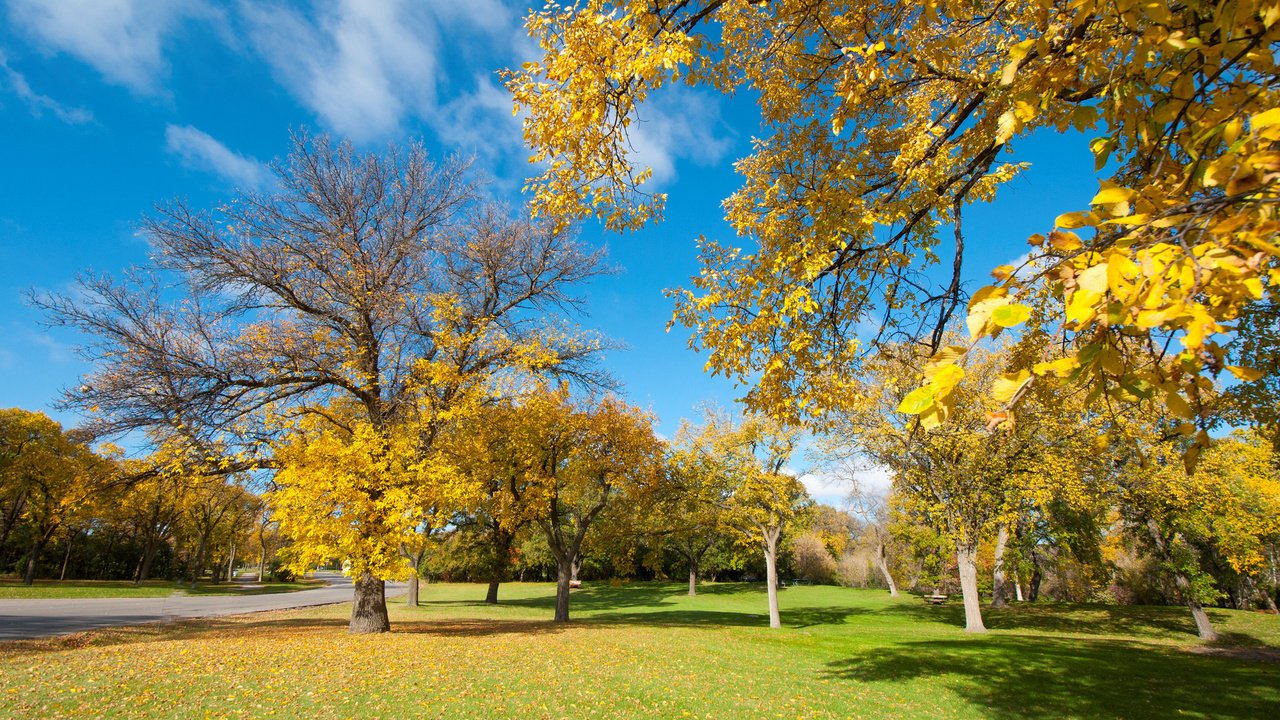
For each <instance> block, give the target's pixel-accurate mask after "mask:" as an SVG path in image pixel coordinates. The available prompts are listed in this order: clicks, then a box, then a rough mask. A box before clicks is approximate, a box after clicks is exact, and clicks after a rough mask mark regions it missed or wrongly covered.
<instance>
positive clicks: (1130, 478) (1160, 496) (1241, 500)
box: [1112, 416, 1280, 640]
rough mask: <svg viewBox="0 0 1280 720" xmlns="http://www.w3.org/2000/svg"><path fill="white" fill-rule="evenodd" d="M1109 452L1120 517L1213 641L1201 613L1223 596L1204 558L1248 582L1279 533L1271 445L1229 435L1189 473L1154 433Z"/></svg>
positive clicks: (1279, 491) (1278, 486)
mask: <svg viewBox="0 0 1280 720" xmlns="http://www.w3.org/2000/svg"><path fill="white" fill-rule="evenodd" d="M1165 422H1166V423H1167V422H1168V418H1167V416H1166V418H1165ZM1184 442H1185V439H1184ZM1112 449H1113V451H1114V453H1115V458H1116V472H1117V474H1118V475H1119V477H1118V482H1117V484H1118V486H1119V488H1120V492H1119V495H1118V498H1117V503H1118V506H1119V509H1120V512H1121V516H1122V517H1123V518H1124V520H1125V522H1126V523H1127V525H1128V527H1129V529H1130V531H1131V532H1132V533H1133V535H1134V536H1135V537H1137V538H1138V539H1140V540H1143V541H1145V544H1146V545H1147V546H1148V547H1150V548H1151V549H1152V550H1153V551H1154V552H1155V555H1156V558H1157V559H1158V560H1159V562H1160V564H1161V570H1162V571H1163V572H1164V573H1165V574H1166V575H1167V576H1169V577H1172V578H1173V580H1174V583H1175V585H1176V587H1177V591H1178V595H1179V596H1180V599H1181V600H1182V601H1183V602H1184V603H1185V604H1186V605H1187V608H1188V609H1189V610H1190V611H1191V614H1192V618H1193V619H1194V620H1195V624H1196V631H1197V633H1198V634H1199V636H1200V638H1201V639H1202V640H1214V639H1216V638H1217V636H1218V635H1217V631H1216V630H1215V629H1214V627H1213V624H1212V622H1211V621H1210V620H1209V616H1208V615H1207V614H1206V613H1205V611H1204V605H1206V604H1210V603H1213V602H1216V601H1217V600H1218V598H1219V596H1220V589H1219V588H1218V587H1217V586H1216V583H1215V581H1214V577H1213V576H1212V574H1211V573H1209V572H1207V571H1206V565H1207V563H1206V560H1207V559H1208V558H1207V556H1208V555H1210V554H1211V553H1216V554H1219V555H1221V556H1222V557H1223V558H1225V559H1226V561H1227V563H1229V565H1230V567H1231V568H1232V569H1233V570H1234V571H1235V572H1237V573H1239V574H1242V575H1244V576H1245V577H1248V576H1249V575H1252V574H1254V573H1256V572H1258V571H1259V570H1261V568H1262V567H1263V565H1264V562H1265V556H1264V551H1265V547H1266V544H1267V542H1268V540H1272V539H1274V538H1275V537H1276V535H1277V534H1278V533H1280V525H1277V518H1278V517H1280V483H1278V482H1277V470H1276V465H1275V460H1274V456H1273V453H1272V449H1271V446H1270V442H1269V441H1268V440H1267V439H1265V438H1264V437H1263V436H1262V435H1261V434H1260V433H1256V432H1247V433H1240V434H1237V435H1234V436H1233V437H1230V438H1228V439H1225V440H1222V441H1221V442H1220V443H1219V444H1218V445H1216V446H1215V447H1213V448H1212V449H1211V450H1210V451H1209V452H1208V453H1206V454H1205V456H1204V459H1203V460H1202V461H1201V462H1200V463H1198V464H1197V465H1196V467H1195V469H1194V470H1193V471H1191V472H1188V471H1187V470H1186V468H1185V467H1184V464H1183V463H1182V462H1180V461H1179V460H1178V456H1179V455H1180V454H1181V448H1180V447H1179V445H1178V444H1177V443H1176V442H1170V440H1169V439H1166V438H1163V437H1162V436H1161V435H1160V434H1159V433H1158V430H1157V432H1155V433H1148V434H1146V435H1145V436H1140V437H1132V438H1130V439H1128V441H1127V442H1125V443H1124V444H1117V445H1116V446H1114V447H1113V448H1112Z"/></svg>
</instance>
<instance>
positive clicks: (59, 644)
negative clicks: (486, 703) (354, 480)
mask: <svg viewBox="0 0 1280 720" xmlns="http://www.w3.org/2000/svg"><path fill="white" fill-rule="evenodd" d="M236 617H237V618H238V619H235V620H233V619H230V618H217V617H214V618H197V619H188V620H178V621H172V622H155V623H146V624H142V625H122V626H116V627H107V628H98V629H95V630H86V631H83V632H77V633H71V634H67V635H56V636H52V637H43V638H32V639H28V640H6V641H3V642H0V657H4V656H6V655H26V654H43V653H53V652H64V651H68V650H77V649H80V648H84V647H109V646H113V645H142V644H147V643H154V642H174V641H178V642H182V641H193V640H207V639H214V638H226V637H238V636H248V635H252V636H254V637H256V638H258V639H260V640H264V641H269V640H270V639H271V638H273V637H287V638H289V639H299V638H305V637H307V636H316V635H326V636H333V637H346V636H348V635H347V632H346V630H347V624H348V621H347V620H346V619H343V618H271V619H268V618H263V619H260V620H254V619H246V616H243V615H241V616H236ZM565 629H566V628H565V626H564V625H558V624H554V623H551V622H548V621H542V620H495V619H454V618H441V619H433V620H426V621H397V622H393V623H392V624H391V632H392V634H409V635H432V636H436V637H491V636H495V635H509V634H516V635H545V634H550V633H558V632H563V631H564V630H565Z"/></svg>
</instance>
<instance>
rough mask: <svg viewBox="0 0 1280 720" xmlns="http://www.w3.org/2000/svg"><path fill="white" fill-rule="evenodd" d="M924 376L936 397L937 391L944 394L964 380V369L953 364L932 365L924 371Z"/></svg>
mask: <svg viewBox="0 0 1280 720" xmlns="http://www.w3.org/2000/svg"><path fill="white" fill-rule="evenodd" d="M925 376H926V377H927V378H929V384H930V385H932V386H933V387H934V388H935V390H934V394H935V395H936V394H937V391H939V390H941V391H944V392H945V391H947V390H950V389H951V388H953V387H955V386H956V384H958V383H959V382H960V380H962V379H963V378H964V368H962V367H960V366H959V365H956V364H954V363H942V364H938V365H932V366H930V367H929V368H928V369H927V370H926V371H925Z"/></svg>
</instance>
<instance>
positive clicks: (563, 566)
mask: <svg viewBox="0 0 1280 720" xmlns="http://www.w3.org/2000/svg"><path fill="white" fill-rule="evenodd" d="M573 574H574V572H573V560H572V558H570V557H569V556H563V557H560V558H557V560H556V615H555V618H554V620H555V622H569V581H570V580H571V579H572V578H573Z"/></svg>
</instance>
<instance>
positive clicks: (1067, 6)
mask: <svg viewBox="0 0 1280 720" xmlns="http://www.w3.org/2000/svg"><path fill="white" fill-rule="evenodd" d="M527 26H528V29H529V32H530V34H531V35H532V36H533V37H534V38H535V39H536V40H537V41H538V42H539V43H540V46H541V48H542V50H543V57H542V58H541V59H540V60H538V61H537V62H533V63H528V64H526V65H525V66H523V67H522V68H521V69H519V70H516V71H513V72H509V73H508V74H507V76H506V80H507V85H508V87H509V88H510V90H511V92H512V94H513V96H514V99H515V104H516V107H517V109H518V110H522V111H524V112H525V113H526V119H525V124H524V130H525V139H526V141H527V143H528V144H529V145H530V147H532V148H533V151H534V154H533V159H534V160H536V161H541V162H542V163H543V166H542V167H543V170H542V171H541V173H540V174H539V175H538V176H537V177H535V178H534V179H533V180H532V181H531V188H532V190H533V191H534V193H535V195H536V197H537V204H538V208H539V209H540V211H541V212H545V213H548V214H551V215H553V216H555V217H558V218H574V217H581V216H586V215H596V216H599V217H601V218H602V219H603V220H604V221H605V222H606V223H607V224H608V225H609V226H610V227H614V228H628V227H638V226H640V225H642V224H644V223H645V222H647V221H649V220H650V219H652V218H654V217H656V216H658V215H659V214H660V213H661V209H662V203H663V199H664V198H663V196H662V195H660V194H649V193H646V192H645V185H644V183H645V181H647V180H648V179H649V172H648V171H647V169H644V168H638V167H635V166H634V164H633V161H634V158H635V154H634V153H632V152H630V148H629V143H628V134H629V131H630V130H631V128H632V127H633V124H634V123H635V121H636V120H637V118H639V117H641V116H642V112H643V111H642V107H643V104H644V103H645V101H646V100H648V99H649V98H650V97H651V96H652V95H653V94H655V93H657V92H659V91H660V90H661V89H662V88H663V87H664V86H667V85H671V84H674V83H677V82H684V83H689V84H692V85H694V86H705V87H710V88H713V89H715V90H717V91H720V92H724V93H735V92H737V93H744V94H747V93H749V95H748V96H749V97H753V98H758V106H759V111H760V113H759V118H760V120H759V135H758V136H757V137H756V138H755V139H754V142H753V146H752V152H751V154H750V155H748V156H747V157H744V158H742V159H741V160H739V161H738V163H737V166H736V167H737V170H738V172H739V173H740V174H741V175H742V178H743V184H742V187H741V189H740V190H739V191H738V192H736V193H735V194H734V195H733V196H732V197H730V198H729V199H728V200H727V201H726V203H725V208H726V219H727V220H728V221H729V223H730V224H731V225H732V226H733V227H734V228H735V229H736V231H737V232H738V234H739V235H740V236H741V237H742V238H743V239H744V240H745V243H744V244H745V247H741V248H740V247H735V246H732V245H727V244H721V243H716V242H711V241H704V242H703V244H702V254H703V261H704V270H703V272H702V273H701V275H700V276H699V277H697V278H695V279H694V281H693V287H692V289H690V290H686V291H682V292H680V293H679V294H678V295H677V302H678V307H677V312H676V317H677V320H678V321H679V322H681V323H683V324H686V325H688V326H689V327H691V328H692V330H693V333H694V337H693V344H694V345H695V346H696V347H700V348H705V349H706V350H707V351H708V352H709V360H708V367H709V368H710V369H711V370H713V371H715V372H719V373H724V374H727V375H731V376H735V377H738V378H741V379H743V380H745V381H747V382H749V383H751V384H752V385H753V386H754V387H753V390H752V392H751V394H750V395H749V400H750V402H751V403H752V405H753V406H754V407H756V408H759V409H765V410H768V411H769V412H771V413H773V414H775V415H778V416H780V417H785V418H794V417H796V416H798V415H804V414H806V413H811V412H821V411H822V410H823V409H824V408H826V407H828V406H829V405H830V404H831V403H833V402H835V403H838V402H840V401H841V399H842V398H843V397H844V395H845V394H846V391H847V388H848V386H849V384H850V383H852V382H853V381H854V379H855V378H856V377H857V374H858V372H859V363H860V358H861V357H862V355H863V353H865V352H866V350H867V348H866V345H867V344H871V345H878V344H879V343H880V342H882V341H883V340H885V339H895V338H898V337H899V336H901V335H907V336H910V337H913V338H924V339H926V340H927V341H928V342H929V344H930V345H931V346H932V348H933V349H935V350H936V349H937V348H938V347H939V345H940V342H941V339H942V335H943V333H944V331H945V328H946V325H947V319H948V318H949V317H950V316H951V314H952V312H953V311H954V310H955V309H956V308H957V306H958V304H959V303H960V302H962V300H963V293H962V289H961V286H960V277H961V268H962V262H963V259H964V247H965V235H964V224H963V215H964V210H965V208H966V206H968V205H969V204H971V203H973V202H976V201H985V200H991V199H993V198H994V197H995V194H996V191H997V189H998V187H999V186H1000V185H1001V184H1002V183H1004V182H1005V181H1007V180H1009V179H1010V178H1011V177H1013V176H1014V175H1015V174H1016V172H1017V171H1018V170H1019V169H1020V167H1021V165H1020V164H1019V163H1018V155H1017V153H1016V152H1015V150H1014V148H1015V145H1016V144H1017V141H1018V139H1019V138H1021V137H1023V136H1025V135H1027V134H1029V133H1032V132H1035V131H1039V130H1045V131H1050V132H1053V131H1056V132H1065V131H1068V130H1071V131H1075V132H1080V133H1088V134H1092V135H1094V136H1095V138H1094V139H1093V141H1092V143H1091V152H1092V153H1093V155H1094V158H1095V159H1096V162H1097V168H1098V170H1099V172H1100V173H1101V178H1102V183H1101V188H1100V191H1099V192H1097V194H1096V196H1095V197H1094V198H1093V201H1092V203H1091V206H1090V207H1089V208H1076V207H1064V208H1062V209H1061V210H1062V213H1061V215H1059V216H1058V217H1057V219H1056V220H1054V219H1052V218H1050V217H1046V218H1045V219H1044V224H1045V231H1046V232H1045V234H1044V235H1036V236H1033V237H1032V238H1030V239H1029V240H1028V242H1029V255H1030V260H1029V264H1028V266H1027V267H1026V268H1023V270H1024V271H1023V272H1016V270H1018V268H1013V267H1008V266H1002V267H998V268H995V269H994V275H995V277H996V280H997V283H996V284H995V285H993V286H991V287H988V288H983V289H982V290H980V291H978V292H977V293H975V294H974V296H973V298H972V300H971V302H970V305H969V308H968V310H969V314H968V317H969V322H970V327H971V329H972V331H973V334H974V335H975V336H976V337H981V336H985V335H990V334H992V333H995V332H998V331H999V330H1000V329H1002V328H1004V327H1010V326H1015V325H1017V324H1019V323H1020V322H1022V321H1023V320H1025V319H1026V317H1027V315H1028V303H1030V302H1032V301H1034V302H1035V303H1036V304H1038V305H1041V306H1043V307H1044V308H1045V312H1046V315H1047V317H1049V318H1051V319H1052V320H1054V321H1055V322H1056V323H1058V324H1059V325H1060V326H1061V328H1062V330H1063V331H1064V332H1065V333H1066V334H1067V335H1069V336H1071V337H1072V338H1073V339H1075V340H1076V341H1077V342H1076V345H1075V352H1074V357H1073V358H1072V359H1071V361H1070V362H1066V363H1063V364H1061V365H1057V366H1054V367H1041V368H1037V369H1036V373H1037V375H1048V374H1058V375H1066V376H1069V377H1070V379H1071V380H1072V381H1074V382H1079V383H1090V384H1094V385H1096V386H1099V387H1102V388H1104V389H1105V390H1106V391H1107V392H1109V393H1112V394H1113V395H1114V396H1115V397H1116V399H1121V398H1122V397H1123V393H1122V391H1121V390H1117V389H1116V388H1118V387H1123V386H1133V385H1138V384H1142V385H1146V386H1150V387H1154V388H1158V389H1159V391H1161V392H1165V393H1172V394H1179V395H1181V396H1182V397H1183V398H1184V400H1185V401H1186V403H1187V404H1190V405H1192V406H1194V405H1195V404H1196V402H1197V397H1198V388H1199V386H1198V384H1197V383H1198V380H1197V378H1198V377H1199V376H1202V375H1204V374H1215V373H1217V372H1219V371H1221V370H1222V369H1223V368H1224V367H1225V366H1226V362H1225V355H1226V353H1225V352H1224V344H1225V343H1227V342H1229V341H1230V340H1232V339H1233V330H1234V324H1233V321H1234V320H1235V318H1237V317H1238V316H1239V315H1240V313H1241V312H1242V311H1243V310H1244V309H1245V308H1247V307H1249V306H1250V305H1252V304H1254V303H1257V302H1258V301H1259V300H1261V299H1264V298H1267V297H1272V296H1274V293H1275V288H1276V286H1277V285H1278V284H1280V268H1278V267H1277V256H1280V247H1278V246H1277V245H1276V244H1275V243H1274V234H1275V231H1276V227H1277V226H1276V219H1275V217H1274V207H1275V200H1276V195H1277V193H1276V190H1277V181H1278V180H1280V160H1277V158H1280V155H1278V154H1277V150H1278V149H1280V147H1278V143H1280V76H1278V75H1277V71H1276V62H1277V59H1276V55H1275V53H1274V52H1273V49H1274V47H1275V45H1276V43H1277V42H1280V3H1277V2H1276V1H1275V0H1232V1H1231V2H1226V3H1221V2H1209V1H1208V0H1192V1H1190V2H1181V3H1168V2H1154V3H1145V4H1144V3H1138V2H1133V1H1132V0H1123V1H1120V2H1111V3H1099V2H1093V1H1086V2H1079V1H1070V0H1016V1H1014V2H1004V3H1001V4H999V5H998V6H993V5H991V4H984V3H973V2H966V1H963V0H923V1H922V2H918V3H885V2H869V3H868V2H852V1H851V0H832V1H830V2H820V3H816V2H811V1H810V0H775V1H773V2H748V1H745V0H662V1H659V2H650V1H648V0H644V1H642V0H616V1H613V2H610V1H608V0H586V1H585V2H583V3H578V4H574V5H572V6H568V7H566V6H561V5H555V4H553V5H550V6H548V7H547V8H546V9H544V10H542V11H539V12H535V13H532V14H530V16H529V17H528V19H527ZM753 122H754V121H753ZM753 129H754V127H753ZM1088 190H1089V191H1091V192H1092V191H1093V190H1094V189H1093V188H1088ZM1078 228H1090V232H1089V233H1086V234H1083V235H1080V234H1076V233H1074V232H1073V230H1076V229H1078ZM1050 229H1052V230H1053V232H1049V230H1050ZM946 235H949V236H950V238H949V239H948V242H946V243H944V241H943V237H944V236H946ZM948 246H949V247H948ZM948 249H949V251H950V252H949V253H947V255H949V257H945V258H944V253H946V252H947V250H948ZM1009 254H1010V255H1014V254H1016V253H1014V252H1011V253H1009ZM942 262H945V264H946V265H947V267H948V269H949V270H950V271H951V272H950V277H949V278H948V279H946V280H944V281H943V282H941V283H940V284H934V283H932V282H930V281H929V279H928V277H927V276H926V275H924V274H922V271H926V270H927V269H928V268H929V267H930V266H933V265H936V264H939V263H942ZM867 323H874V326H873V327H874V328H878V329H873V330H871V331H870V332H866V331H865V327H866V325H867ZM860 330H862V331H863V332H862V333H861V334H860V333H859V331H860ZM1170 357H1173V358H1175V359H1176V364H1175V365H1174V369H1173V370H1172V371H1170V370H1169V366H1168V363H1167V362H1166V361H1167V359H1168V358H1170ZM957 359H958V358H957V357H956V356H955V355H954V354H953V355H950V356H947V357H943V358H940V359H938V360H937V362H939V363H942V364H946V365H950V366H952V367H958V366H957V365H956V364H955V363H956V362H957ZM1233 372H1235V373H1237V374H1238V375H1240V376H1242V377H1245V378H1249V377H1252V376H1253V373H1252V372H1250V370H1249V369H1247V368H1236V369H1235V370H1233ZM952 379H954V377H953V372H952V373H943V374H940V375H936V376H934V377H933V378H932V379H931V380H930V381H929V382H928V383H927V384H926V385H925V387H923V388H921V390H922V392H921V393H920V394H918V395H916V396H915V398H914V401H915V402H913V403H912V407H911V408H910V411H911V412H913V413H915V414H920V415H922V416H923V417H924V419H925V421H926V422H940V421H942V420H943V419H945V416H946V414H947V413H948V412H949V411H950V410H951V409H952V408H953V407H954V402H953V400H952V397H953V394H952V392H951V390H952V389H953V387H954V385H951V384H948V382H950V381H951V380H952ZM1019 397H1020V396H1018V395H1016V394H1015V395H1014V396H1012V397H1011V398H1009V400H1011V401H1016V400H1017V399H1018V398H1019Z"/></svg>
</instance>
